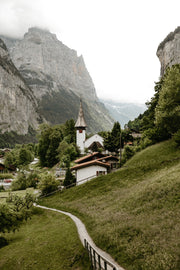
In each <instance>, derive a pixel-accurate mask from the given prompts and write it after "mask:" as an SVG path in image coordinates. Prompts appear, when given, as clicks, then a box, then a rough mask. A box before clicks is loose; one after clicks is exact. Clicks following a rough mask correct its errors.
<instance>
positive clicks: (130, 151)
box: [122, 145, 135, 163]
mask: <svg viewBox="0 0 180 270" xmlns="http://www.w3.org/2000/svg"><path fill="white" fill-rule="evenodd" d="M134 153H135V152H134V148H133V147H132V146H128V145H126V146H125V147H124V151H123V156H122V157H123V160H122V163H125V162H126V161H127V160H128V159H130V158H131V157H132V156H133V155H134Z"/></svg>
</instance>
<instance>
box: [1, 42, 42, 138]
mask: <svg viewBox="0 0 180 270" xmlns="http://www.w3.org/2000/svg"><path fill="white" fill-rule="evenodd" d="M0 97H1V98H0V109H1V110H0V131H1V132H5V131H8V132H9V131H16V132H17V133H18V134H27V133H28V130H29V129H36V128H37V127H38V123H39V122H40V121H41V120H42V119H41V117H40V115H39V113H38V112H37V108H38V107H37V102H36V99H35V97H34V94H33V92H32V90H31V89H30V88H29V87H28V86H27V85H26V83H25V82H24V79H23V78H22V76H21V75H20V73H19V71H18V70H17V68H16V67H15V66H14V64H13V62H12V61H11V59H10V56H9V53H8V51H7V48H6V46H5V44H4V42H3V41H2V40H1V39H0Z"/></svg>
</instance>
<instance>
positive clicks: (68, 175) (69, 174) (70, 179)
mask: <svg viewBox="0 0 180 270" xmlns="http://www.w3.org/2000/svg"><path fill="white" fill-rule="evenodd" d="M74 183H76V178H75V176H74V175H73V174H72V172H71V170H70V168H68V169H67V171H66V176H65V179H64V183H63V185H64V186H65V187H67V186H70V185H72V184H74Z"/></svg>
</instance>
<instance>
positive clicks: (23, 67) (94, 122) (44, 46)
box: [2, 28, 113, 132]
mask: <svg viewBox="0 0 180 270" xmlns="http://www.w3.org/2000/svg"><path fill="white" fill-rule="evenodd" d="M2 38H3V40H4V42H5V43H6V44H7V47H8V49H9V52H10V55H11V58H12V60H13V62H14V64H15V66H16V67H17V69H18V70H19V72H20V73H21V75H22V77H23V78H24V79H25V82H26V83H27V84H28V86H29V87H30V88H31V89H32V90H33V93H34V95H35V96H36V98H37V100H38V104H39V109H40V112H41V114H42V116H43V117H45V119H46V120H47V121H48V122H50V123H52V124H59V123H64V122H65V121H66V120H67V119H69V118H74V119H75V120H76V117H77V115H78V110H79V98H80V97H81V98H82V100H83V102H84V103H85V104H84V105H83V107H84V108H85V107H86V111H85V117H86V120H87V124H88V127H89V131H91V132H95V131H99V130H103V129H105V130H108V129H110V128H112V123H113V120H112V118H111V117H110V115H109V112H108V111H107V109H106V108H105V107H104V105H103V104H102V103H101V102H100V101H99V99H98V98H97V95H96V90H95V87H94V84H93V81H92V79H91V77H90V75H89V73H88V71H87V69H86V66H85V63H84V60H83V57H82V56H79V57H78V56H77V52H76V51H75V50H72V49H70V48H68V47H67V46H65V45H64V44H63V43H62V42H61V41H59V40H58V39H57V38H56V35H54V34H52V33H50V32H49V31H46V30H42V29H38V28H30V29H29V31H28V33H26V34H25V35H24V38H23V39H22V40H18V39H16V40H15V39H12V38H7V37H2Z"/></svg>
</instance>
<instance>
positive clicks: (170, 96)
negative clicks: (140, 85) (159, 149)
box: [127, 64, 180, 145]
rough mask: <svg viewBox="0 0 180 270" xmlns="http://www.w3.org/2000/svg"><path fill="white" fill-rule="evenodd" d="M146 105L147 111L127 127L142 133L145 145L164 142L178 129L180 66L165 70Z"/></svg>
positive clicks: (179, 127) (179, 125)
mask: <svg viewBox="0 0 180 270" xmlns="http://www.w3.org/2000/svg"><path fill="white" fill-rule="evenodd" d="M146 105H147V110H146V111H145V112H144V113H143V114H142V115H139V116H138V117H137V118H136V119H135V120H134V121H129V122H128V125H127V126H128V127H129V128H130V129H131V128H135V129H136V130H137V131H140V132H142V133H143V136H142V140H146V141H147V142H148V144H147V143H145V144H146V145H149V143H150V144H153V143H156V142H160V141H163V140H166V139H168V138H170V137H171V136H172V135H173V134H174V133H175V132H177V131H178V130H179V129H180V64H178V65H174V66H172V67H171V68H168V69H167V70H166V73H165V75H164V76H163V77H162V78H161V79H160V81H159V82H157V83H156V84H155V94H154V96H153V97H152V98H151V101H150V102H147V103H146ZM147 139H148V140H147ZM142 144H143V142H142Z"/></svg>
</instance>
